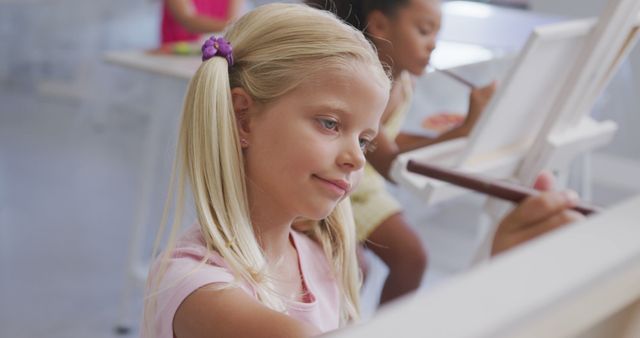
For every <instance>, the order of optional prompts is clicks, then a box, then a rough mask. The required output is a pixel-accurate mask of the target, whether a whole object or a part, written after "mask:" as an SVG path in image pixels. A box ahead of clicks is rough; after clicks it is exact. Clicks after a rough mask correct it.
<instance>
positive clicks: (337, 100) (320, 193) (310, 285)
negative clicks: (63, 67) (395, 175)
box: [142, 4, 566, 338]
mask: <svg viewBox="0 0 640 338" xmlns="http://www.w3.org/2000/svg"><path fill="white" fill-rule="evenodd" d="M202 49H203V63H202V65H201V66H200V67H199V69H198V70H197V72H196V74H195V75H194V77H193V79H192V80H191V82H190V84H189V88H188V90H187V95H186V98H185V103H184V107H183V116H182V122H181V127H180V136H179V141H178V143H179V144H178V156H177V160H176V165H175V169H174V170H175V173H176V175H175V182H176V183H177V184H176V186H177V189H176V192H175V199H176V206H175V216H174V217H175V218H174V222H173V226H172V228H171V231H170V232H169V235H168V241H167V244H166V248H165V250H164V251H163V253H162V254H161V255H159V256H158V257H157V259H156V261H155V262H154V264H153V266H152V268H151V270H150V273H149V278H148V282H147V294H146V298H145V308H144V323H143V324H144V325H143V328H142V336H143V337H154V338H172V337H177V338H185V337H189V338H193V337H195V338H198V337H307V336H312V335H317V334H321V333H325V332H329V331H332V330H335V329H337V328H339V327H341V326H343V325H345V324H347V323H348V322H349V321H353V320H356V319H357V318H358V309H359V305H358V304H359V302H358V292H359V286H360V278H359V275H358V267H357V262H356V257H355V252H356V249H355V247H356V238H355V229H354V224H353V216H352V213H351V209H350V204H349V199H348V198H347V197H348V195H349V193H350V192H351V191H352V190H353V189H354V188H355V187H356V186H357V184H358V182H359V180H360V177H361V176H362V172H363V167H364V164H365V161H366V160H365V157H364V153H365V151H366V149H367V147H368V145H369V143H370V142H371V140H372V139H373V138H375V137H376V135H377V132H378V127H379V122H380V118H381V116H382V113H383V111H384V108H385V106H386V104H387V100H388V93H389V90H390V81H389V78H388V76H387V74H386V73H385V71H384V70H383V68H382V66H381V65H380V62H379V61H378V58H377V55H376V53H375V51H374V50H373V48H372V47H371V46H370V44H369V43H368V42H367V40H366V39H365V38H364V36H363V35H362V34H361V33H360V32H359V31H357V30H355V29H353V28H351V27H350V26H348V25H345V24H343V23H341V21H340V20H339V19H337V18H336V17H334V16H333V15H332V14H329V13H325V12H321V11H318V10H316V9H312V8H309V7H307V6H304V5H296V4H270V5H265V6H263V7H259V8H257V9H255V10H254V11H252V12H250V13H248V14H246V15H245V16H243V17H242V18H240V19H239V20H238V21H237V22H236V23H235V24H233V25H232V26H231V27H230V28H229V30H228V31H227V32H226V34H225V35H224V37H212V38H211V39H209V40H208V41H207V42H205V45H204V46H203V48H202ZM187 185H188V186H189V188H190V189H189V190H190V191H191V194H192V197H193V201H194V205H195V211H196V214H197V222H196V223H195V224H194V225H192V226H189V227H187V229H185V230H184V231H182V233H181V234H180V235H178V231H179V230H180V227H181V225H180V221H179V220H180V219H181V217H182V204H183V199H184V194H185V191H186V189H187ZM551 197H553V196H551ZM542 202H544V201H543V198H541V197H538V198H537V199H534V200H533V202H532V201H529V202H525V203H523V206H524V208H525V209H523V207H519V208H516V209H515V211H519V212H520V214H522V215H526V213H525V212H524V211H526V208H531V205H533V206H535V205H539V204H540V203H542ZM552 202H553V201H552ZM532 203H533V204H532ZM536 203H538V204H536ZM561 204H562V203H557V202H556V203H555V204H554V203H546V204H543V206H545V208H542V209H541V210H542V211H543V210H546V209H548V207H549V206H556V207H558V206H560V205H561ZM564 204H566V203H564ZM527 205H528V206H527ZM520 214H512V215H511V216H512V218H511V219H510V221H508V222H506V223H507V224H508V225H509V226H510V227H511V228H513V229H517V228H518V226H519V225H520V224H524V222H529V223H532V222H530V221H531V219H527V218H526V217H524V218H523V217H521V216H519V215H520ZM294 223H296V224H304V226H300V228H303V229H305V230H304V232H299V231H296V230H294V227H293V225H294ZM503 228H505V229H508V230H509V229H511V228H506V227H503ZM504 233H506V234H507V236H505V238H506V239H509V240H511V241H510V242H507V241H502V243H506V244H509V245H510V244H511V243H512V242H516V239H514V238H515V237H513V236H512V235H510V234H511V233H512V231H504ZM161 237H162V235H160V236H159V238H161Z"/></svg>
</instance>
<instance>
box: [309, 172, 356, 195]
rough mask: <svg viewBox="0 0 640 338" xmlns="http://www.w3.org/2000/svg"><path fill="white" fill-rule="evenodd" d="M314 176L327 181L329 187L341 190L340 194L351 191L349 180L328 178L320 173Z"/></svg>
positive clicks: (337, 190)
mask: <svg viewBox="0 0 640 338" xmlns="http://www.w3.org/2000/svg"><path fill="white" fill-rule="evenodd" d="M314 177H316V178H317V179H319V180H320V181H322V182H324V183H326V185H327V187H329V188H331V189H333V190H334V191H336V192H339V193H340V195H346V194H347V193H348V192H349V190H351V184H349V182H347V181H346V180H341V179H337V180H334V179H328V178H323V177H320V176H318V175H314Z"/></svg>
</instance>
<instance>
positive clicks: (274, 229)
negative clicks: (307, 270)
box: [248, 186, 295, 261]
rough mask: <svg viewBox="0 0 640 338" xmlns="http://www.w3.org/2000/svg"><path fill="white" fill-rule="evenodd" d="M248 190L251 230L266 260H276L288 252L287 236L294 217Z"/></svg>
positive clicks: (289, 244) (267, 199)
mask: <svg viewBox="0 0 640 338" xmlns="http://www.w3.org/2000/svg"><path fill="white" fill-rule="evenodd" d="M248 188H249V189H248V190H249V206H250V208H249V216H250V217H251V224H252V225H253V230H254V232H255V234H256V237H257V238H258V241H259V243H260V246H261V247H262V250H263V251H264V253H265V255H266V256H267V259H268V260H270V261H271V259H277V258H278V257H282V255H283V254H285V253H287V252H288V251H289V250H290V247H291V243H290V241H289V235H290V233H291V225H292V224H293V220H294V219H295V217H293V216H290V215H287V214H286V213H285V212H283V210H286V209H284V208H283V207H282V206H279V205H276V204H274V201H273V200H272V199H269V198H261V195H259V194H252V193H251V188H252V187H251V186H249V187H248Z"/></svg>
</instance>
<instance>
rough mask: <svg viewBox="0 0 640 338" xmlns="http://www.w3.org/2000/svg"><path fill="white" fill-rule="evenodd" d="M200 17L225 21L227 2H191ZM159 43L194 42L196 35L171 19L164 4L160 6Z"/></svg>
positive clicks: (194, 0) (205, 0) (209, 0)
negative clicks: (204, 16)
mask: <svg viewBox="0 0 640 338" xmlns="http://www.w3.org/2000/svg"><path fill="white" fill-rule="evenodd" d="M191 1H193V5H194V6H195V8H196V12H197V13H198V14H200V15H206V16H210V17H212V18H216V19H226V18H227V15H228V11H229V0H191ZM160 25H161V27H160V42H161V43H162V44H165V43H172V42H178V41H196V40H198V38H199V37H200V34H198V33H191V32H189V31H188V30H187V29H186V28H184V27H182V25H181V24H180V23H179V22H178V21H177V20H176V19H175V18H174V17H173V15H172V14H171V12H170V11H169V8H168V6H167V4H166V2H165V3H163V5H162V21H161V23H160Z"/></svg>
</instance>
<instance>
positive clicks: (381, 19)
mask: <svg viewBox="0 0 640 338" xmlns="http://www.w3.org/2000/svg"><path fill="white" fill-rule="evenodd" d="M390 27H391V23H390V22H389V18H388V17H387V16H386V15H385V14H384V13H382V11H380V10H377V9H376V10H373V11H371V13H369V15H368V16H367V33H369V35H371V36H372V37H375V38H378V39H386V40H388V39H389V29H390Z"/></svg>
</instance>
